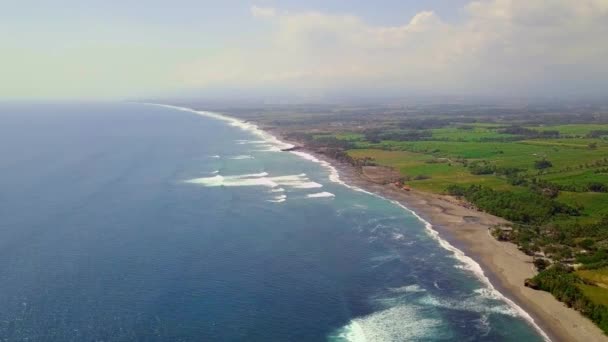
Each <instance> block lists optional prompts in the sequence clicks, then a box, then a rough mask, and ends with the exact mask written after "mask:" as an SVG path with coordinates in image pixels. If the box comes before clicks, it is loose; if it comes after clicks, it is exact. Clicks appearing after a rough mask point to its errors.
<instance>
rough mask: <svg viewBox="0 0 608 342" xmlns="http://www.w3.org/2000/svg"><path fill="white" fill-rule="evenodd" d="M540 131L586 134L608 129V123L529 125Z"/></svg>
mask: <svg viewBox="0 0 608 342" xmlns="http://www.w3.org/2000/svg"><path fill="white" fill-rule="evenodd" d="M528 128H530V129H535V130H539V131H558V132H559V133H560V134H565V135H577V136H585V135H587V134H588V133H589V132H591V131H598V130H608V125H600V124H572V125H555V126H540V127H539V126H532V127H528Z"/></svg>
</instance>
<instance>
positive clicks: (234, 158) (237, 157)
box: [230, 155, 253, 160]
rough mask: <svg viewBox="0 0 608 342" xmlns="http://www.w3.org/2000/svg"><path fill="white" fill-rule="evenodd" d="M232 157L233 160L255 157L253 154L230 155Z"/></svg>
mask: <svg viewBox="0 0 608 342" xmlns="http://www.w3.org/2000/svg"><path fill="white" fill-rule="evenodd" d="M230 159H232V160H243V159H253V156H249V155H240V156H234V157H230Z"/></svg>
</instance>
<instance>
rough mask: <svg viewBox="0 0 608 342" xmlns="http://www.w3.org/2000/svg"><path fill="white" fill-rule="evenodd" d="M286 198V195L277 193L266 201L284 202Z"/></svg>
mask: <svg viewBox="0 0 608 342" xmlns="http://www.w3.org/2000/svg"><path fill="white" fill-rule="evenodd" d="M286 200H287V195H278V196H276V197H275V198H274V199H271V200H268V202H273V203H281V202H285V201H286Z"/></svg>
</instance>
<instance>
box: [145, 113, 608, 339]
mask: <svg viewBox="0 0 608 342" xmlns="http://www.w3.org/2000/svg"><path fill="white" fill-rule="evenodd" d="M147 105H157V106H163V107H167V108H172V109H177V110H182V111H188V112H192V113H195V114H198V115H203V116H208V117H213V118H216V119H219V120H224V121H227V122H228V123H229V124H230V125H232V126H235V127H239V128H241V129H243V130H247V131H250V132H252V133H254V134H256V135H258V136H259V137H260V138H262V139H264V140H267V141H269V143H272V144H274V145H275V146H277V150H278V151H280V150H284V151H286V150H288V151H286V152H288V153H293V154H296V155H299V156H300V157H302V158H305V159H309V160H311V161H314V162H318V163H320V164H322V165H323V166H325V167H326V168H328V169H329V170H330V180H331V181H332V182H336V183H341V184H343V185H345V186H347V187H351V188H353V189H356V190H360V191H365V192H368V193H371V194H372V195H375V196H379V197H382V198H385V199H387V200H389V201H393V202H394V203H395V204H397V205H400V206H401V207H402V208H404V209H405V210H408V211H410V212H412V213H413V215H415V216H417V217H418V218H419V219H420V220H421V221H422V222H423V223H427V229H428V230H429V234H431V235H433V236H434V237H435V238H436V239H437V240H438V241H439V243H440V244H441V245H442V246H443V247H444V248H446V249H449V250H451V251H452V252H454V253H455V257H457V258H459V259H470V260H472V261H473V264H474V265H475V266H476V267H477V268H479V269H478V270H477V269H471V271H472V272H474V273H476V274H477V275H478V276H479V278H480V280H482V281H486V282H487V283H488V285H489V286H490V287H491V288H493V289H494V290H495V291H496V292H497V293H498V294H499V295H500V296H501V297H503V298H504V299H505V300H506V301H507V302H510V303H509V304H511V306H513V307H514V308H516V309H519V311H520V314H521V316H522V317H523V318H525V319H527V320H528V321H530V324H531V325H532V326H534V327H535V328H537V330H538V331H539V333H540V334H541V336H543V335H544V337H545V338H547V339H550V340H552V341H608V337H607V336H606V335H605V334H604V333H603V332H602V331H601V330H600V329H599V328H598V327H597V326H595V324H593V323H592V322H591V321H590V320H589V319H587V318H586V317H584V316H583V315H582V314H580V313H579V312H577V311H575V310H574V309H570V308H568V307H566V306H565V305H564V304H563V303H561V302H559V301H558V300H557V299H555V298H554V297H553V296H552V295H551V294H550V293H548V292H544V291H537V290H533V289H530V288H527V287H525V286H524V280H525V279H526V278H530V277H532V276H534V275H535V274H536V270H535V268H534V266H533V264H532V257H530V256H527V255H525V254H524V253H523V252H521V251H520V250H519V249H518V248H517V246H515V245H514V244H512V243H508V242H500V241H498V240H496V239H495V238H494V237H492V236H491V235H490V234H489V231H488V228H489V227H491V226H493V225H496V224H500V223H505V222H506V221H505V220H504V219H501V218H499V217H496V216H493V215H490V214H486V213H483V212H479V211H476V210H472V209H468V208H464V207H462V206H460V205H457V204H455V203H453V202H450V201H449V200H448V199H449V197H447V196H441V195H435V194H431V193H426V192H420V191H416V190H411V191H409V192H406V191H403V190H401V189H398V188H397V187H396V186H394V185H390V184H389V185H382V184H377V183H373V182H372V181H370V180H368V179H366V178H365V177H364V176H363V175H361V174H360V173H359V172H358V170H356V168H355V167H353V166H351V165H348V164H345V163H341V162H339V161H336V160H332V159H329V158H327V157H326V156H324V155H322V154H319V153H316V152H315V151H314V150H310V149H307V148H306V147H305V146H303V145H302V144H298V143H294V144H291V143H290V142H289V141H288V140H287V139H284V135H283V134H282V133H281V132H280V131H278V130H276V129H273V128H268V127H266V128H260V127H259V126H257V125H255V124H253V123H249V122H245V121H243V120H240V119H237V118H234V117H231V116H228V115H223V114H218V113H213V112H207V111H199V110H195V109H191V108H186V107H178V106H172V105H165V104H152V103H148V104H147ZM294 146H297V147H296V148H294ZM435 235H437V236H435ZM446 245H447V246H446ZM459 254H462V255H459ZM476 271H478V272H476Z"/></svg>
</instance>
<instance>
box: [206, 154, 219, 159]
mask: <svg viewBox="0 0 608 342" xmlns="http://www.w3.org/2000/svg"><path fill="white" fill-rule="evenodd" d="M209 158H214V159H217V158H220V156H219V155H217V154H216V155H213V156H209Z"/></svg>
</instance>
